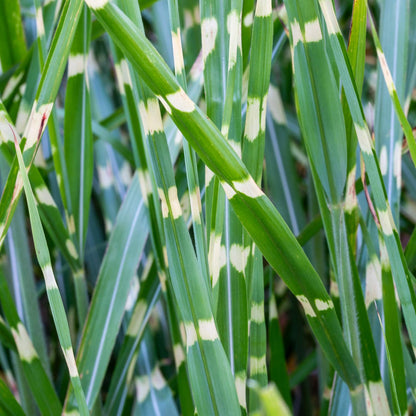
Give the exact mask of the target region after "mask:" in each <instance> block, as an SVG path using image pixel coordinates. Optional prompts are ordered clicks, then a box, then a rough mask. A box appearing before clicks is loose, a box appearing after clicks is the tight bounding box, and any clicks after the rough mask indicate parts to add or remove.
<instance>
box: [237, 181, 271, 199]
mask: <svg viewBox="0 0 416 416" xmlns="http://www.w3.org/2000/svg"><path fill="white" fill-rule="evenodd" d="M233 185H234V188H235V190H236V191H237V192H240V193H242V194H244V195H246V196H248V197H249V198H259V197H261V196H263V195H264V194H263V191H262V190H261V189H260V188H259V186H258V185H257V184H256V182H254V179H253V178H252V177H251V176H249V177H248V178H247V179H244V180H242V181H233Z"/></svg>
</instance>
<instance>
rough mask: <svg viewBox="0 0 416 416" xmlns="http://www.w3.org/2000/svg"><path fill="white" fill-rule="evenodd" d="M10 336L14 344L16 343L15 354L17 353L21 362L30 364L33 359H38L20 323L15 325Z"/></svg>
mask: <svg viewBox="0 0 416 416" xmlns="http://www.w3.org/2000/svg"><path fill="white" fill-rule="evenodd" d="M12 335H13V338H14V342H15V343H16V347H17V352H18V353H19V357H20V359H21V360H22V361H26V362H27V363H30V362H32V360H34V359H35V358H38V354H37V353H36V350H35V348H34V347H33V344H32V340H31V339H30V337H29V334H28V333H27V331H26V328H25V327H24V326H23V324H22V323H21V322H19V323H18V324H17V328H16V329H15V328H12Z"/></svg>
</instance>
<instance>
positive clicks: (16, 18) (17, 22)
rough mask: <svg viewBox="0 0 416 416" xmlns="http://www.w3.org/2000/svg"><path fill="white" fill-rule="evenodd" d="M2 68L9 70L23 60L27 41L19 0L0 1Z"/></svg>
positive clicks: (0, 54) (0, 52) (0, 56)
mask: <svg viewBox="0 0 416 416" xmlns="http://www.w3.org/2000/svg"><path fill="white" fill-rule="evenodd" d="M0 25H1V28H2V30H1V31H0V68H1V70H2V72H5V71H7V70H8V69H10V67H12V66H13V65H15V64H17V63H18V62H20V61H21V60H22V58H23V57H24V56H25V53H26V41H25V34H24V29H23V24H22V17H21V13H20V4H19V1H18V0H10V1H9V0H7V1H6V0H3V1H1V2H0Z"/></svg>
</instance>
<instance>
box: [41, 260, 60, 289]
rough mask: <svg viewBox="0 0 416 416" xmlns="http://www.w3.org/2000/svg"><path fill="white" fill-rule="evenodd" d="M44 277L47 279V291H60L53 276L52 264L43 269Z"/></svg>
mask: <svg viewBox="0 0 416 416" xmlns="http://www.w3.org/2000/svg"><path fill="white" fill-rule="evenodd" d="M43 275H44V277H45V286H46V289H47V290H51V289H57V290H58V286H57V284H56V280H55V276H54V274H53V270H52V266H51V265H50V264H47V265H46V266H45V267H44V268H43Z"/></svg>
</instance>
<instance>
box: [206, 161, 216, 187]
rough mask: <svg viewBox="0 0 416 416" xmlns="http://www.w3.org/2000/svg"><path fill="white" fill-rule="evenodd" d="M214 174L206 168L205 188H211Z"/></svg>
mask: <svg viewBox="0 0 416 416" xmlns="http://www.w3.org/2000/svg"><path fill="white" fill-rule="evenodd" d="M214 176H215V175H214V172H213V171H212V170H211V169H210V168H209V167H208V166H205V186H206V187H207V186H209V184H210V183H211V181H212V179H214Z"/></svg>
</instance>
